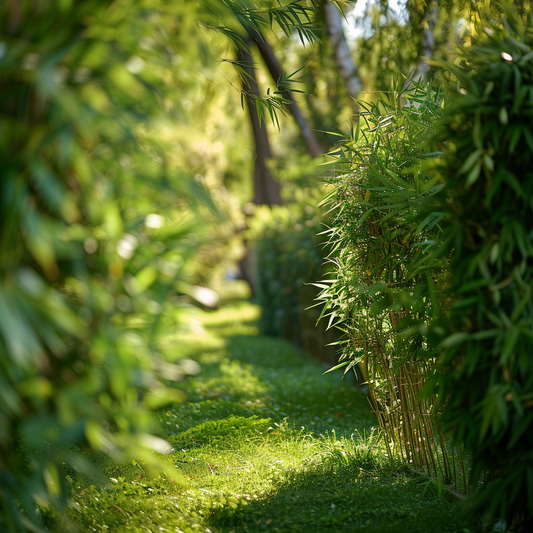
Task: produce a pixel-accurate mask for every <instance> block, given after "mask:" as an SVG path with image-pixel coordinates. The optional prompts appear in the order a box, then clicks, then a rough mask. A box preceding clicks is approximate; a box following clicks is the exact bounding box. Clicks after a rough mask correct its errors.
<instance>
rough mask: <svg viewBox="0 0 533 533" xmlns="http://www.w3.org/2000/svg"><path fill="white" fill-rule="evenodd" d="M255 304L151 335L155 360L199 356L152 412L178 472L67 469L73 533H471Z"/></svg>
mask: <svg viewBox="0 0 533 533" xmlns="http://www.w3.org/2000/svg"><path fill="white" fill-rule="evenodd" d="M258 313H259V309H258V308H257V307H256V306H253V305H252V304H249V303H245V302H241V303H239V304H238V305H234V306H232V307H226V308H223V309H221V310H219V311H216V312H213V313H199V314H198V315H196V316H195V317H194V320H193V325H194V327H192V328H190V330H191V332H190V333H189V334H188V335H187V336H185V337H183V338H180V336H179V335H178V336H174V337H169V338H168V339H167V341H166V344H165V343H163V344H164V346H163V348H164V350H165V351H166V353H167V356H168V354H171V353H172V350H173V347H175V348H176V353H177V352H179V353H180V355H179V357H184V355H185V356H186V357H187V359H189V361H188V362H187V364H189V365H191V364H192V363H191V360H193V361H196V362H197V363H198V364H199V365H200V367H199V368H200V372H199V373H198V374H197V375H195V376H191V377H189V378H187V379H185V380H184V381H182V382H180V383H178V384H177V385H176V386H177V387H178V388H179V389H180V390H181V391H183V402H182V403H179V404H173V405H170V406H167V407H165V408H164V409H162V410H161V411H160V412H159V413H158V418H159V421H160V429H159V431H160V435H161V436H162V437H164V438H165V439H167V440H168V441H169V442H170V443H171V445H172V452H171V453H170V454H169V455H167V456H163V460H164V461H165V462H166V463H167V464H168V465H169V466H170V468H171V469H172V470H173V472H175V473H176V474H177V477H176V476H173V477H172V476H169V475H168V474H156V475H155V476H154V475H149V474H148V473H147V472H146V471H145V468H144V467H143V465H142V464H139V463H137V462H135V461H134V462H132V463H129V464H126V465H116V464H110V463H109V462H108V461H104V462H103V469H104V471H105V473H106V474H107V475H108V476H109V477H110V478H111V483H109V484H105V485H99V484H98V483H96V482H94V483H92V484H90V483H88V482H82V481H80V480H79V479H78V478H75V477H74V478H73V479H72V480H71V481H70V482H71V485H72V490H73V496H74V501H75V505H74V510H73V511H71V512H70V515H71V518H72V519H73V520H74V521H75V522H76V523H77V524H78V526H79V527H80V529H81V530H82V531H87V532H91V531H93V532H99V533H100V532H102V533H103V532H106V533H109V532H116V533H119V532H123V531H124V532H126V531H129V532H139V533H140V532H143V533H148V532H151V533H156V532H160V531H167V532H176V533H180V532H183V533H192V532H195V533H196V532H212V533H217V532H221V533H222V532H224V533H226V532H227V533H229V532H234V533H237V532H250V533H254V532H262V531H268V532H302V533H311V532H316V533H320V532H324V533H326V532H337V531H338V532H349V531H361V532H363V531H364V532H373V533H382V532H405V533H417V532H420V533H431V532H435V533H437V532H439V533H440V532H457V533H459V532H461V533H467V532H475V531H481V530H482V524H481V523H480V522H479V520H477V519H475V518H472V517H469V516H468V513H467V511H466V510H465V509H464V508H463V504H462V502H460V501H458V500H456V499H455V498H454V497H453V496H451V495H450V494H448V493H447V492H446V491H444V492H443V493H442V491H438V490H437V484H436V482H435V481H432V480H428V479H427V478H425V477H424V476H422V475H420V474H418V473H416V472H413V471H412V470H410V469H409V468H408V467H406V466H405V465H402V464H401V463H399V462H398V460H397V459H395V457H392V456H390V454H388V453H387V447H386V446H385V443H384V442H382V440H381V439H380V437H379V431H378V429H377V427H376V426H377V423H376V419H375V417H374V415H373V413H372V412H371V409H370V406H369V404H368V401H367V398H366V397H365V396H364V395H363V394H362V393H361V392H359V391H358V390H357V388H356V387H355V384H354V382H353V381H351V380H350V379H348V378H345V379H341V376H342V372H341V371H337V372H332V373H330V374H326V375H323V372H324V370H325V369H324V367H323V366H322V365H321V364H320V363H318V362H316V361H313V360H312V359H310V358H309V357H307V356H305V355H304V354H303V353H302V352H301V351H299V350H298V349H297V348H295V347H293V346H291V345H290V344H287V343H286V342H284V341H282V340H278V339H273V338H268V337H263V336H260V335H258V332H257V328H256V327H255V325H254V321H255V320H256V319H257V317H258ZM193 366H194V364H193ZM439 492H441V493H440V494H439ZM51 522H53V520H52V519H51Z"/></svg>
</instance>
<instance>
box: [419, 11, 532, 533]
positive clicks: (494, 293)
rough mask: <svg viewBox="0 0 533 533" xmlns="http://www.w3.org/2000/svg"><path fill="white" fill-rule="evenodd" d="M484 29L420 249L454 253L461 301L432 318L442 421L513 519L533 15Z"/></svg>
mask: <svg viewBox="0 0 533 533" xmlns="http://www.w3.org/2000/svg"><path fill="white" fill-rule="evenodd" d="M503 10H504V11H505V14H506V16H505V17H504V18H502V19H501V20H500V21H499V22H498V23H497V24H496V23H493V24H489V23H487V24H485V25H484V30H483V31H480V32H479V33H480V36H479V37H478V39H477V40H476V41H475V42H474V43H473V46H471V47H468V48H465V49H464V50H463V53H462V55H461V57H460V59H459V61H458V62H457V63H456V64H453V65H452V64H445V65H443V66H442V68H443V69H445V70H446V71H447V72H448V73H449V75H450V77H451V79H452V81H451V83H450V86H451V94H450V100H451V104H450V106H449V107H448V112H447V115H448V117H449V118H448V120H446V122H445V123H444V124H443V125H442V126H441V128H440V129H439V134H438V138H437V140H438V141H440V142H442V143H445V146H446V150H445V152H446V155H445V157H444V158H443V159H442V160H437V161H436V164H435V168H434V173H435V176H436V178H437V179H438V180H439V181H440V183H441V184H442V185H443V187H442V189H441V190H440V191H439V192H438V194H437V195H436V196H435V197H434V198H433V199H432V207H431V209H434V208H437V209H439V210H441V211H442V212H443V213H444V215H445V217H444V218H443V220H442V222H441V226H442V230H443V234H442V237H441V239H440V243H439V246H437V247H436V248H435V250H434V251H433V252H432V253H431V254H428V256H427V257H426V258H424V266H425V268H433V267H434V266H435V263H436V262H438V261H439V257H445V256H447V255H448V254H449V255H451V272H452V278H451V289H452V290H453V293H454V294H455V295H456V299H457V300H458V301H457V302H456V303H455V304H454V305H453V307H452V308H451V310H450V311H449V313H446V314H442V313H441V314H440V316H439V317H438V319H437V320H435V321H434V323H432V324H431V327H430V340H431V341H432V343H433V344H434V345H436V344H437V343H438V346H437V349H438V350H439V352H440V356H439V359H438V372H437V374H436V375H435V376H434V378H433V380H432V382H431V386H428V394H429V393H438V394H439V398H440V401H441V404H442V407H443V408H444V413H443V414H442V417H441V421H442V424H443V425H444V427H445V428H446V429H447V430H450V431H453V435H454V438H455V439H456V441H457V442H463V443H464V445H465V448H466V449H467V450H468V451H469V453H470V454H471V457H472V473H471V483H472V484H473V485H475V484H476V483H477V481H478V480H479V479H480V478H482V477H485V479H486V480H487V481H488V483H486V484H485V485H484V486H483V487H482V489H481V490H480V491H479V494H478V495H477V499H476V500H474V501H475V502H477V504H478V506H480V507H481V508H482V509H483V510H484V511H485V513H486V514H487V515H488V516H490V517H493V518H503V519H505V520H506V522H507V525H508V526H509V527H510V526H511V524H512V523H513V522H515V523H519V524H522V526H523V530H524V531H526V530H528V529H530V528H531V525H532V524H533V518H532V510H533V463H532V461H531V450H532V447H533V440H532V439H533V434H532V432H531V425H532V423H533V409H532V407H533V362H532V358H531V352H532V343H533V337H532V334H531V331H532V325H533V303H532V299H531V291H532V286H533V270H532V266H531V265H532V258H533V246H532V243H531V239H532V235H533V232H532V228H531V220H532V213H531V208H532V207H531V206H532V205H533V204H532V198H533V189H532V183H533V180H532V178H533V176H532V170H531V169H532V163H533V162H532V154H533V136H532V134H531V124H532V120H533V97H532V95H533V24H532V20H531V16H529V17H528V19H527V23H525V21H524V20H522V18H520V17H518V16H516V15H515V14H513V10H512V8H511V6H510V5H508V4H503Z"/></svg>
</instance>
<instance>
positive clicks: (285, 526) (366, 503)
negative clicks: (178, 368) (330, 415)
mask: <svg viewBox="0 0 533 533" xmlns="http://www.w3.org/2000/svg"><path fill="white" fill-rule="evenodd" d="M367 466H370V468H368V469H366V470H364V469H362V468H361V467H360V466H359V465H357V464H356V463H353V464H345V465H339V464H337V465H327V464H326V465H313V466H312V467H309V469H308V470H307V471H300V472H296V473H293V474H292V475H289V476H288V478H287V479H286V480H285V481H284V482H282V483H279V486H278V487H277V490H275V491H274V492H272V493H271V494H268V495H266V496H264V497H262V498H260V499H254V498H250V499H248V498H249V497H248V496H247V495H239V497H237V498H234V499H233V500H231V501H229V502H227V503H226V504H224V505H219V506H217V507H214V508H213V509H212V510H211V512H210V515H209V517H208V518H207V521H206V524H207V525H208V526H209V527H210V529H211V530H212V531H213V532H217V533H222V532H230V531H233V532H234V533H240V532H243V533H244V532H259V531H269V532H272V533H278V532H283V533H289V532H293V533H307V532H311V531H312V532H313V533H321V532H323V533H332V532H337V531H338V532H348V531H365V532H369V533H370V532H372V533H383V532H395V533H444V532H450V533H451V532H461V533H463V532H467V531H468V532H471V533H473V532H477V531H481V529H482V528H481V525H480V523H479V522H476V521H475V520H472V519H469V518H468V517H467V515H466V511H465V509H464V508H463V507H462V503H460V502H457V501H445V500H443V497H441V498H439V497H438V496H437V493H436V489H434V488H433V487H432V486H430V485H427V484H421V483H420V482H418V481H417V479H416V478H414V477H410V476H408V475H406V473H405V472H404V473H403V474H402V475H399V472H396V473H394V472H387V471H383V470H380V469H377V470H376V469H375V468H374V467H373V466H372V465H367ZM448 497H449V498H452V497H451V496H448Z"/></svg>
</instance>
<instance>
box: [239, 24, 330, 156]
mask: <svg viewBox="0 0 533 533" xmlns="http://www.w3.org/2000/svg"><path fill="white" fill-rule="evenodd" d="M248 34H249V35H250V37H251V38H252V39H253V41H254V43H255V44H256V46H257V48H258V50H259V53H260V54H261V57H262V58H263V61H264V62H265V65H266V66H267V68H268V71H269V72H270V75H271V76H272V78H273V80H274V81H276V80H278V79H279V77H280V76H281V74H282V73H283V71H282V69H281V65H280V63H279V61H278V59H277V57H276V55H275V54H274V50H272V47H271V46H270V44H268V42H267V41H266V40H264V39H262V38H261V37H259V36H257V35H256V34H255V33H254V32H253V31H251V30H248ZM282 96H283V98H285V100H289V101H290V102H291V104H290V105H288V106H287V109H288V111H289V112H290V113H291V115H292V116H293V117H294V119H295V120H296V123H297V124H298V127H299V128H300V132H301V134H302V138H303V140H304V143H305V148H306V150H307V153H308V154H309V155H310V156H311V157H313V158H314V157H319V156H321V155H322V154H323V153H324V150H323V149H322V147H321V146H320V143H319V142H318V139H317V137H316V135H315V132H314V131H313V130H312V129H309V127H308V126H307V122H306V120H305V118H304V117H303V115H302V112H301V110H300V107H299V106H298V103H297V102H296V99H295V98H294V95H293V94H292V93H291V92H290V91H284V92H283V93H282Z"/></svg>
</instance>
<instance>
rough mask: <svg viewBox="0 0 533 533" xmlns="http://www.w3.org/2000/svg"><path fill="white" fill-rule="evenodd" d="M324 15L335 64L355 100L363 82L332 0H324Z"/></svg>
mask: <svg viewBox="0 0 533 533" xmlns="http://www.w3.org/2000/svg"><path fill="white" fill-rule="evenodd" d="M324 17H325V19H326V27H327V30H328V37H329V42H330V44H331V48H332V51H333V57H334V59H335V64H336V65H337V69H338V71H339V74H340V76H341V77H342V79H343V80H344V84H345V86H346V90H347V92H348V94H349V95H350V96H351V97H352V98H353V99H354V100H355V99H356V98H357V97H358V95H359V92H360V91H361V90H362V89H363V82H362V81H361V78H360V77H359V73H358V71H357V67H356V65H355V63H354V61H353V58H352V54H351V53H350V49H349V48H348V44H347V43H346V37H345V36H344V31H343V29H342V19H343V16H342V13H341V12H340V10H339V8H338V7H337V6H336V5H335V4H334V3H333V2H331V1H330V0H326V2H324Z"/></svg>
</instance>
